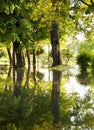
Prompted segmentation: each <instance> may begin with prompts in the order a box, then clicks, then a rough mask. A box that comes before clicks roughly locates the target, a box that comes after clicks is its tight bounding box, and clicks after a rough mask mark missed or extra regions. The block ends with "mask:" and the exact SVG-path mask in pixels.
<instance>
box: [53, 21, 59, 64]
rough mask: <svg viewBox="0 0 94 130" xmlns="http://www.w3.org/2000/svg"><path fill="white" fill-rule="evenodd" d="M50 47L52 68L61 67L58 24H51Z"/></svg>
mask: <svg viewBox="0 0 94 130" xmlns="http://www.w3.org/2000/svg"><path fill="white" fill-rule="evenodd" d="M51 45H52V57H53V66H57V65H61V58H60V45H59V34H58V23H56V22H55V21H54V22H53V23H52V30H51Z"/></svg>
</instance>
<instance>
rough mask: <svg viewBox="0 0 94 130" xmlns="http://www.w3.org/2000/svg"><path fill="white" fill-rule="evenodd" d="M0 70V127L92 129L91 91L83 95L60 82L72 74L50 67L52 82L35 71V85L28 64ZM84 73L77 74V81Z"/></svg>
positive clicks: (93, 101) (10, 129) (6, 129)
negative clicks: (26, 67)
mask: <svg viewBox="0 0 94 130" xmlns="http://www.w3.org/2000/svg"><path fill="white" fill-rule="evenodd" d="M48 71H49V70H48ZM66 71H68V70H66ZM2 72H3V71H2ZM4 72H5V70H4ZM4 72H3V76H2V74H1V75H0V130H44V129H45V130H88V129H90V130H93V129H94V105H93V104H94V91H93V89H89V90H88V91H87V93H85V95H84V97H81V96H80V95H79V94H78V93H77V92H70V93H68V92H67V90H66V88H65V87H64V84H65V83H66V82H68V80H69V77H72V76H73V75H70V74H69V73H68V77H67V73H66V72H65V71H64V72H61V71H57V70H53V71H52V73H51V74H52V81H51V80H49V82H45V80H44V79H43V75H45V73H44V74H43V73H40V72H38V73H37V75H36V81H37V84H36V86H35V84H34V81H33V74H32V72H31V69H30V67H28V69H27V70H26V69H23V68H16V69H13V70H12V68H9V71H8V72H7V74H4ZM12 72H13V74H12ZM64 73H66V75H65V74H64ZM86 74H87V73H85V74H82V78H83V79H82V78H81V73H80V75H79V76H78V78H79V81H80V82H81V79H82V81H83V80H84V78H85V77H84V76H86ZM86 77H88V76H86ZM48 78H49V75H48ZM80 78H81V79H80ZM86 81H87V80H86ZM88 82H89V81H88ZM81 83H82V84H83V82H81ZM75 87H76V86H75ZM71 89H72V88H71Z"/></svg>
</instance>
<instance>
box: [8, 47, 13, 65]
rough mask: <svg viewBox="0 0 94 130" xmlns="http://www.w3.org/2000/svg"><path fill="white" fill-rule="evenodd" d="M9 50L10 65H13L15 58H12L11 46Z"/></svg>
mask: <svg viewBox="0 0 94 130" xmlns="http://www.w3.org/2000/svg"><path fill="white" fill-rule="evenodd" d="M7 52H8V56H9V61H10V66H12V65H13V59H12V55H11V51H10V48H7Z"/></svg>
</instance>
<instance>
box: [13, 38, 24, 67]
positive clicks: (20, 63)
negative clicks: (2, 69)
mask: <svg viewBox="0 0 94 130" xmlns="http://www.w3.org/2000/svg"><path fill="white" fill-rule="evenodd" d="M19 45H20V43H19V42H17V41H15V42H14V43H13V65H14V66H16V67H24V66H25V58H24V55H23V52H22V50H21V51H18V48H19ZM15 57H16V59H15Z"/></svg>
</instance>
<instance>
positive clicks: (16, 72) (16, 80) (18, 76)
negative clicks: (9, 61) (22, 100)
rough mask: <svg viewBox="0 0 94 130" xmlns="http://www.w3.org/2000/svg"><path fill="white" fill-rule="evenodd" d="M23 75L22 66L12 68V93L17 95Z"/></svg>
mask: <svg viewBox="0 0 94 130" xmlns="http://www.w3.org/2000/svg"><path fill="white" fill-rule="evenodd" d="M23 77H24V69H23V68H16V69H15V68H14V69H13V87H14V95H15V96H18V95H19V92H20V87H21V86H22V81H23Z"/></svg>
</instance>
